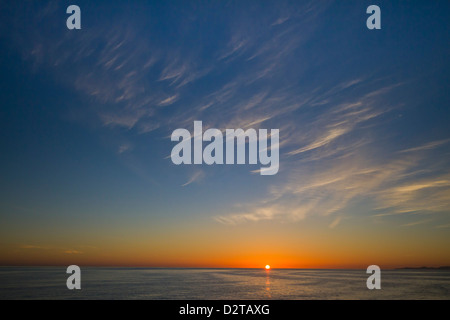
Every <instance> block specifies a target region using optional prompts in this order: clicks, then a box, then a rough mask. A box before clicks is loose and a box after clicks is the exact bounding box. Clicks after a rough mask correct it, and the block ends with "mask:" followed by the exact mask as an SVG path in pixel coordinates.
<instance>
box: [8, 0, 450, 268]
mask: <svg viewBox="0 0 450 320" xmlns="http://www.w3.org/2000/svg"><path fill="white" fill-rule="evenodd" d="M70 4H77V5H79V6H80V8H81V17H82V18H81V25H82V29H81V30H68V29H67V28H66V19H67V17H68V16H69V15H68V14H66V8H67V6H68V5H70ZM371 4H377V5H379V6H380V7H381V15H382V20H381V21H382V22H381V23H382V29H381V30H368V29H367V28H366V19H367V17H368V14H366V8H367V7H368V6H369V5H371ZM449 20H450V3H449V2H448V1H445V0H443V1H289V2H285V1H210V2H203V1H130V2H128V1H114V2H111V1H81V0H76V1H70V2H68V1H1V2H0V88H1V94H0V106H1V107H0V134H1V139H0V150H1V152H0V265H70V264H78V265H108V266H119V265H120V266H149V267H264V265H266V264H270V265H272V266H273V267H279V268H285V267H292V268H366V267H367V266H368V265H371V264H377V265H379V266H380V267H382V268H383V267H386V268H391V267H401V266H422V265H427V266H440V265H450V125H449V122H450V109H449V107H450V99H449V98H450V94H449V89H450V87H449V84H450V81H449V80H450V79H449V77H450V60H449V56H450V42H449V39H450V27H449V23H448V21H449ZM194 120H201V121H203V126H204V127H209V128H218V129H222V130H223V129H226V128H243V129H247V128H255V129H259V128H265V129H272V128H277V129H279V130H280V170H279V172H278V174H277V175H274V176H261V175H260V174H259V173H258V172H257V170H258V169H259V168H260V165H259V164H258V165H213V166H208V165H181V166H176V165H174V164H173V163H172V161H171V159H170V152H171V150H172V148H173V146H174V145H175V143H174V142H171V141H170V135H171V133H172V132H173V130H175V129H177V128H186V129H188V130H190V131H192V130H193V121H194ZM255 171H256V172H255Z"/></svg>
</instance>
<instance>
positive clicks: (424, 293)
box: [0, 267, 450, 300]
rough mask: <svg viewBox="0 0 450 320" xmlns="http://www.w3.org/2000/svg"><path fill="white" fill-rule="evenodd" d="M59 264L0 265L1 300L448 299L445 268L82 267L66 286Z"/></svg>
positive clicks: (449, 282)
mask: <svg viewBox="0 0 450 320" xmlns="http://www.w3.org/2000/svg"><path fill="white" fill-rule="evenodd" d="M69 276H70V275H69V274H66V268H63V267H0V299H2V300H4V299H108V300H109V299H157V300H167V299H170V300H193V299H194V300H197V299H199V300H204V299H205V300H215V299H220V300H241V299H243V300H271V299H273V300H306V299H321V300H322V299H325V300H334V299H364V300H368V299H389V300H390V299H420V300H421V299H446V300H448V299H450V271H448V270H385V271H383V270H381V289H380V290H375V289H374V290H369V289H367V286H366V280H367V278H368V277H369V276H370V275H369V274H366V270H322V269H321V270H314V269H272V270H270V271H266V270H264V269H157V268H100V267H84V268H83V267H82V268H81V290H69V289H67V287H66V280H67V278H68V277H69Z"/></svg>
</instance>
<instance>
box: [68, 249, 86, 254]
mask: <svg viewBox="0 0 450 320" xmlns="http://www.w3.org/2000/svg"><path fill="white" fill-rule="evenodd" d="M64 253H66V254H83V252H82V251H78V250H66V251H64Z"/></svg>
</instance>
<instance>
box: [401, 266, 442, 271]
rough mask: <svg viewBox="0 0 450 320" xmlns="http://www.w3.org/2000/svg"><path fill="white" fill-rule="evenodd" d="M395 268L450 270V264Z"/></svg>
mask: <svg viewBox="0 0 450 320" xmlns="http://www.w3.org/2000/svg"><path fill="white" fill-rule="evenodd" d="M395 270H450V266H441V267H402V268H396V269H395Z"/></svg>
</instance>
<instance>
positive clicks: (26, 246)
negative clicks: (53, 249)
mask: <svg viewBox="0 0 450 320" xmlns="http://www.w3.org/2000/svg"><path fill="white" fill-rule="evenodd" d="M20 249H37V250H48V249H50V248H49V247H43V246H36V245H29V244H25V245H21V246H20Z"/></svg>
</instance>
